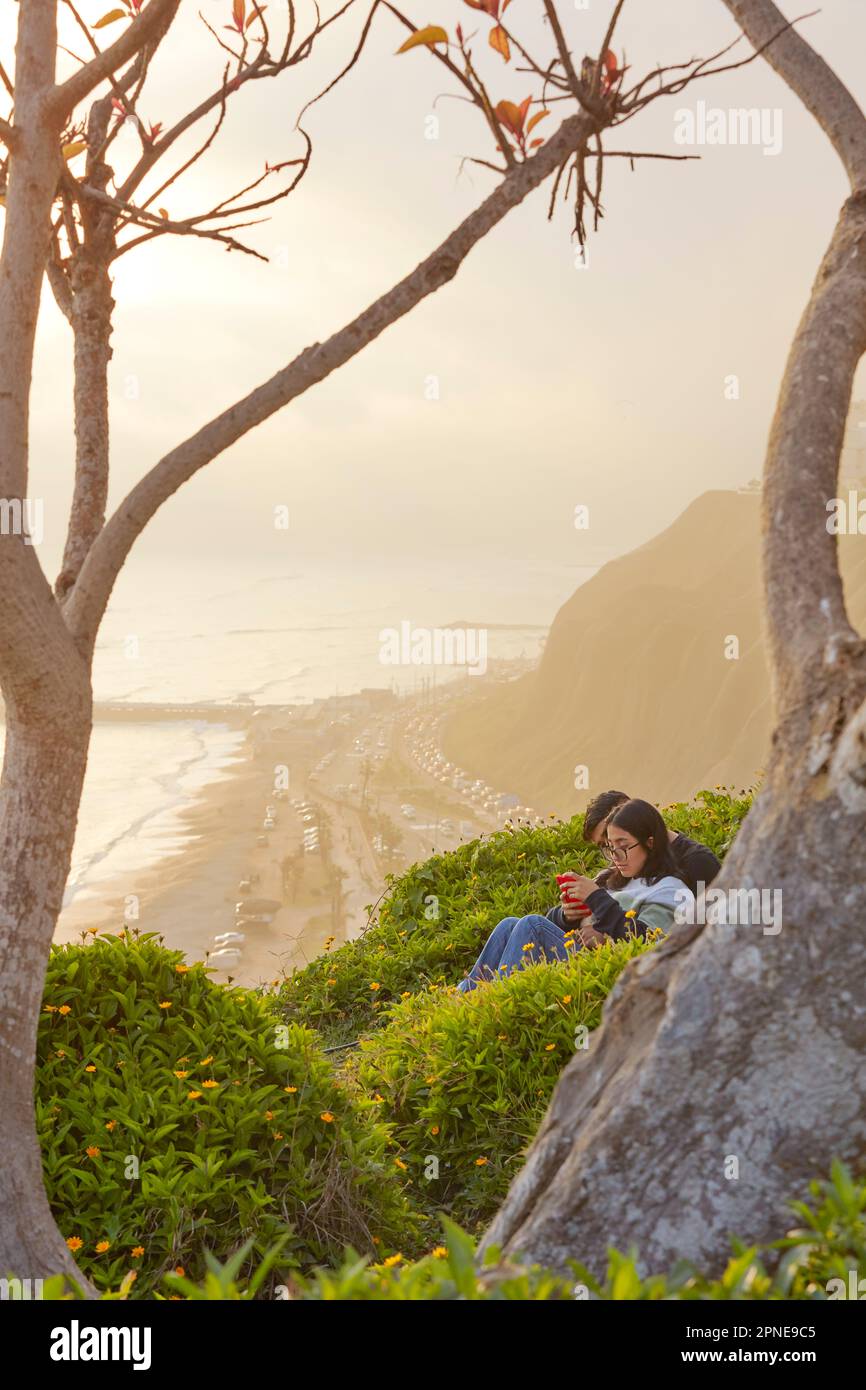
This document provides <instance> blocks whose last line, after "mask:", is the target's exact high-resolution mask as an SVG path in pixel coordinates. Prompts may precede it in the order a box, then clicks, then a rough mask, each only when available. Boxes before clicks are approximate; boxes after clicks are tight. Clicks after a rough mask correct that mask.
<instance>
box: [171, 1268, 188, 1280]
mask: <svg viewBox="0 0 866 1390" xmlns="http://www.w3.org/2000/svg"><path fill="white" fill-rule="evenodd" d="M174 1272H175V1274H179V1275H180V1277H181V1279H182V1278H183V1276H184V1275H185V1274H186V1270H185V1269H184V1267H183V1265H175V1270H174Z"/></svg>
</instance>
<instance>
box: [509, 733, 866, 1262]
mask: <svg viewBox="0 0 866 1390" xmlns="http://www.w3.org/2000/svg"><path fill="white" fill-rule="evenodd" d="M809 780H810V779H809V778H808V776H804V775H803V770H802V769H800V770H799V773H798V769H797V768H796V767H794V766H792V765H791V762H790V761H789V760H787V759H780V760H779V761H778V763H777V764H776V766H775V767H774V769H773V771H772V773H771V775H770V778H769V781H768V784H767V786H766V789H765V790H764V791H763V793H762V794H761V796H760V797H759V799H758V802H757V804H756V805H755V807H754V809H753V810H752V812H751V813H750V815H749V817H748V820H747V822H746V825H745V827H744V829H743V831H742V833H741V835H740V836H739V838H738V840H737V842H736V845H735V846H734V848H733V849H732V850H731V853H730V855H729V857H728V859H727V861H726V863H725V866H724V870H723V875H722V876H721V877H720V878H719V879H718V880H717V884H718V885H722V884H723V883H724V885H725V886H730V885H734V884H736V885H737V886H742V887H744V888H748V887H762V886H768V885H772V887H773V888H778V889H780V890H781V892H782V904H783V926H782V930H781V932H779V934H778V935H771V934H764V931H763V928H762V926H760V925H757V926H722V925H710V926H706V927H704V928H703V929H702V928H700V927H699V926H696V927H681V928H679V929H676V930H675V932H674V933H672V935H671V937H670V938H669V940H668V941H667V942H666V943H665V944H664V945H663V946H662V947H661V948H660V949H657V950H656V951H654V952H650V953H649V954H648V955H647V956H644V957H642V958H641V959H640V960H639V961H637V962H635V963H634V965H632V966H630V967H629V968H628V969H627V971H626V972H625V973H624V974H623V976H622V978H621V980H620V981H619V982H618V984H617V986H616V987H615V989H614V990H613V992H612V994H611V996H610V998H609V1000H608V1002H607V1005H606V1008H605V1016H604V1022H603V1025H602V1027H601V1028H600V1029H599V1030H598V1032H597V1033H596V1034H595V1035H593V1036H592V1038H591V1041H590V1047H589V1050H588V1051H587V1052H585V1053H579V1054H577V1056H576V1058H575V1060H574V1061H572V1062H571V1063H570V1064H569V1066H568V1067H567V1068H566V1070H565V1072H564V1074H563V1076H562V1078H561V1080H560V1082H559V1085H558V1087H557V1089H556V1092H555V1094H554V1097H553V1100H552V1102H551V1105H550V1109H549V1110H548V1113H547V1116H546V1118H545V1121H544V1124H543V1125H542V1128H541V1130H540V1132H539V1134H538V1136H537V1138H536V1139H535V1141H534V1144H533V1146H532V1149H531V1151H530V1155H529V1158H528V1161H527V1163H526V1166H525V1168H524V1169H523V1171H522V1172H521V1173H520V1175H519V1176H518V1178H517V1179H516V1181H515V1182H514V1183H513V1185H512V1187H511V1191H510V1192H509V1195H508V1198H507V1200H506V1202H505V1205H504V1207H503V1209H502V1210H501V1212H500V1213H499V1215H498V1216H497V1218H496V1220H495V1221H494V1223H493V1226H492V1228H491V1230H490V1231H489V1232H488V1235H487V1237H486V1240H485V1246H486V1245H487V1244H490V1243H491V1242H495V1243H497V1244H499V1245H502V1246H503V1247H504V1250H505V1252H506V1253H507V1254H509V1255H516V1254H522V1255H526V1256H528V1257H530V1258H531V1259H533V1260H538V1261H541V1262H543V1263H545V1264H550V1265H552V1266H555V1267H559V1268H565V1262H566V1261H567V1260H568V1259H569V1258H573V1259H579V1260H581V1261H582V1262H583V1263H584V1264H586V1265H587V1266H588V1267H589V1268H590V1269H591V1270H592V1272H593V1273H595V1274H596V1275H601V1274H603V1272H604V1269H605V1266H606V1263H607V1258H606V1252H607V1250H608V1248H609V1247H611V1246H615V1247H617V1248H618V1249H620V1250H623V1251H625V1250H627V1249H628V1248H629V1247H630V1246H636V1247H637V1249H638V1252H639V1255H640V1266H641V1268H642V1271H643V1272H644V1273H651V1272H652V1273H656V1272H662V1271H664V1270H666V1269H669V1268H670V1267H671V1266H672V1265H673V1264H674V1263H675V1262H676V1260H677V1259H679V1258H685V1259H690V1260H693V1261H695V1263H696V1264H697V1265H698V1266H699V1267H700V1268H701V1269H703V1270H705V1271H707V1272H711V1273H712V1272H715V1273H717V1272H719V1270H720V1269H721V1268H722V1267H723V1265H724V1263H725V1260H726V1257H727V1255H728V1254H729V1253H730V1244H729V1236H730V1235H731V1234H735V1235H739V1236H741V1237H742V1238H743V1239H744V1240H746V1241H748V1242H750V1243H751V1242H753V1241H763V1240H771V1239H775V1238H777V1237H778V1236H779V1235H781V1234H782V1233H783V1232H784V1231H785V1229H787V1225H788V1224H789V1223H790V1212H789V1210H788V1207H787V1203H788V1201H789V1200H790V1199H792V1198H794V1197H802V1196H804V1195H805V1193H806V1187H807V1184H808V1181H809V1180H810V1179H811V1178H813V1177H816V1176H820V1175H822V1174H826V1173H827V1172H828V1170H829V1167H830V1163H831V1160H832V1159H833V1158H834V1157H840V1158H843V1159H846V1160H849V1161H850V1160H855V1159H857V1158H858V1157H860V1158H862V1157H863V1155H864V1153H866V1073H864V1069H863V1060H862V1059H863V1055H864V1052H866V930H864V925H866V883H864V882H863V881H862V877H861V876H859V875H857V874H855V873H852V874H851V875H850V877H848V878H847V879H846V881H845V882H844V884H842V883H840V874H839V866H840V859H841V858H843V857H844V855H845V854H846V853H850V852H851V851H850V850H847V851H846V849H845V846H846V845H850V846H854V845H856V844H857V842H858V838H859V836H857V832H858V831H859V832H860V836H862V821H861V820H859V819H858V820H857V821H856V823H855V821H854V819H853V818H852V817H850V816H846V815H845V814H844V811H843V809H842V808H841V807H840V803H839V799H838V797H837V796H835V795H830V796H827V797H823V796H817V797H816V796H815V795H814V791H813V790H812V789H810V787H809V785H808V783H809ZM855 837H857V838H855ZM806 866H808V868H807V869H806ZM804 869H806V871H805V872H804ZM714 886H716V885H714ZM834 929H835V931H834ZM834 937H835V942H834ZM732 1160H736V1164H734V1163H733V1162H732Z"/></svg>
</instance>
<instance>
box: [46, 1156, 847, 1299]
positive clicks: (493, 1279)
mask: <svg viewBox="0 0 866 1390" xmlns="http://www.w3.org/2000/svg"><path fill="white" fill-rule="evenodd" d="M810 1192H811V1195H812V1198H813V1202H814V1203H815V1206H814V1207H813V1206H810V1205H809V1204H808V1203H806V1202H793V1203H792V1204H791V1207H792V1210H793V1211H794V1212H795V1213H796V1214H797V1215H798V1216H800V1217H801V1219H802V1221H803V1222H804V1225H803V1226H801V1227H799V1228H797V1229H795V1230H793V1231H790V1232H789V1233H788V1234H787V1235H786V1236H784V1237H782V1239H780V1240H777V1241H774V1242H773V1243H772V1244H770V1245H765V1246H758V1245H753V1246H750V1247H748V1248H747V1247H745V1246H744V1245H743V1243H742V1241H734V1242H733V1246H734V1253H733V1255H732V1256H731V1258H730V1259H729V1261H728V1263H727V1265H726V1267H725V1270H724V1272H723V1274H722V1275H721V1276H720V1277H719V1278H718V1279H709V1278H707V1277H706V1276H704V1275H702V1274H700V1273H698V1272H697V1271H695V1270H694V1269H693V1268H692V1267H691V1266H690V1265H689V1264H688V1263H686V1262H684V1261H681V1262H680V1263H679V1264H678V1265H677V1266H676V1268H675V1269H674V1270H673V1271H672V1272H671V1273H669V1274H663V1275H657V1274H656V1275H650V1276H649V1277H648V1278H642V1277H641V1275H640V1274H639V1273H638V1269H637V1258H636V1255H635V1253H634V1252H633V1251H632V1252H630V1253H629V1254H627V1255H624V1254H622V1253H621V1252H620V1251H618V1250H611V1252H610V1257H609V1261H608V1266H607V1270H606V1271H605V1276H604V1278H603V1279H601V1280H596V1279H594V1278H593V1277H592V1275H590V1274H588V1273H587V1271H586V1270H585V1269H584V1268H583V1267H582V1266H581V1265H580V1264H578V1263H577V1262H576V1261H574V1262H570V1267H571V1274H570V1275H569V1276H564V1275H562V1274H558V1273H556V1272H554V1271H552V1270H549V1269H544V1268H543V1267H542V1266H540V1265H520V1264H516V1263H515V1262H514V1261H511V1260H503V1259H502V1256H501V1252H500V1251H499V1250H498V1249H496V1248H495V1247H492V1246H491V1247H490V1248H489V1249H488V1250H487V1251H486V1252H485V1256H484V1260H483V1262H481V1264H480V1266H479V1263H478V1260H477V1257H476V1251H475V1243H474V1241H473V1239H472V1237H471V1236H469V1235H468V1234H467V1233H466V1232H465V1231H463V1230H461V1229H460V1227H459V1226H457V1225H456V1224H455V1223H454V1222H452V1221H449V1220H448V1218H447V1217H443V1218H442V1225H443V1228H444V1231H445V1244H443V1245H440V1246H438V1247H437V1248H436V1249H435V1250H433V1251H432V1252H431V1253H429V1254H427V1255H425V1256H423V1257H422V1258H421V1259H419V1260H415V1261H412V1262H407V1261H404V1260H403V1258H402V1256H401V1255H400V1254H399V1253H397V1254H394V1255H392V1256H390V1257H389V1258H388V1259H386V1260H384V1261H382V1262H380V1263H378V1264H376V1265H371V1264H370V1262H369V1260H368V1259H366V1258H364V1257H362V1256H359V1255H358V1254H357V1252H356V1251H354V1250H348V1251H347V1252H346V1253H345V1255H344V1257H343V1259H342V1261H341V1263H340V1264H339V1265H337V1266H336V1267H335V1268H333V1269H316V1270H314V1271H313V1272H312V1273H311V1274H310V1275H306V1276H305V1275H300V1274H298V1275H295V1276H293V1278H292V1282H291V1285H290V1286H289V1287H288V1288H287V1290H286V1291H287V1292H288V1293H289V1295H290V1297H292V1298H294V1299H298V1300H301V1301H308V1302H336V1301H345V1300H353V1301H363V1302H417V1301H422V1300H423V1301H428V1302H429V1301H435V1302H442V1301H453V1300H456V1299H459V1300H461V1301H473V1302H482V1301H483V1302H501V1301H515V1300H516V1301H520V1302H527V1301H542V1300H544V1301H550V1300H565V1299H568V1300H572V1299H575V1298H583V1299H585V1298H590V1297H592V1298H597V1299H604V1300H606V1301H611V1302H626V1301H635V1300H642V1301H649V1302H659V1301H662V1300H665V1301H671V1300H687V1301H698V1300H700V1301H709V1300H712V1301H728V1300H730V1301H744V1300H749V1301H767V1302H776V1301H779V1300H785V1301H824V1300H827V1299H834V1298H846V1297H851V1289H852V1286H854V1285H856V1284H857V1282H858V1281H859V1279H861V1278H863V1277H864V1275H866V1181H864V1180H863V1179H862V1178H861V1179H860V1180H856V1179H854V1178H853V1177H852V1175H851V1173H850V1171H849V1169H848V1168H847V1167H846V1166H845V1164H843V1163H839V1162H836V1163H834V1164H833V1166H832V1170H831V1176H830V1180H829V1181H818V1180H816V1181H813V1182H812V1183H811V1184H810ZM247 1249H248V1247H244V1248H243V1249H242V1250H241V1251H239V1252H238V1254H237V1255H236V1256H235V1257H234V1258H233V1259H232V1260H230V1261H228V1262H227V1263H226V1264H225V1265H221V1264H220V1263H219V1261H218V1260H216V1259H215V1258H214V1257H213V1256H208V1258H207V1265H208V1273H207V1275H206V1276H205V1279H204V1281H203V1282H201V1283H199V1284H198V1285H195V1284H193V1283H192V1282H191V1281H190V1280H189V1279H187V1278H183V1277H178V1276H176V1275H168V1276H166V1279H165V1281H164V1282H165V1285H166V1287H167V1288H169V1289H172V1290H177V1291H178V1294H179V1295H180V1296H182V1297H186V1298H190V1299H199V1300H209V1301H213V1300H222V1299H249V1298H253V1297H255V1296H256V1294H257V1292H258V1290H259V1289H261V1288H262V1287H263V1285H264V1282H265V1278H266V1275H267V1273H268V1271H269V1269H270V1267H271V1266H272V1265H273V1263H274V1260H275V1258H276V1254H277V1252H276V1251H271V1252H269V1254H268V1255H267V1256H266V1257H265V1259H264V1261H263V1262H262V1264H261V1265H260V1266H259V1267H258V1269H257V1270H256V1271H255V1274H254V1275H253V1277H252V1279H251V1280H250V1281H249V1282H246V1283H245V1282H244V1281H243V1280H242V1279H239V1273H240V1270H241V1266H242V1264H243V1260H244V1257H245V1255H246V1253H247ZM780 1251H782V1252H783V1254H782V1257H781V1259H780V1258H779V1252H780ZM762 1256H763V1257H764V1258H762ZM771 1266H772V1273H768V1268H770V1267H771ZM839 1279H841V1280H842V1282H843V1284H844V1286H845V1287H844V1288H843V1289H840V1288H839V1287H838V1285H836V1284H834V1282H833V1281H834V1280H839ZM127 1293H128V1287H127V1288H125V1289H124V1288H121V1289H120V1291H119V1292H118V1293H108V1294H105V1295H103V1297H106V1298H118V1297H120V1298H123V1297H125V1296H126V1295H127ZM76 1296H78V1293H77V1291H75V1290H72V1289H71V1288H70V1287H69V1284H68V1281H67V1280H66V1279H65V1278H64V1277H63V1276H58V1277H57V1278H55V1279H50V1280H46V1283H45V1287H44V1292H43V1297H44V1298H46V1299H53V1300H57V1299H71V1298H75V1297H76ZM155 1296H156V1297H160V1295H159V1294H156V1295H155Z"/></svg>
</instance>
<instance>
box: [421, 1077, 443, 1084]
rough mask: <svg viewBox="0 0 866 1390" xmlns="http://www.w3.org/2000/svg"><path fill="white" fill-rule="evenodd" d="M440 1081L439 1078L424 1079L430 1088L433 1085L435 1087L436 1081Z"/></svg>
mask: <svg viewBox="0 0 866 1390" xmlns="http://www.w3.org/2000/svg"><path fill="white" fill-rule="evenodd" d="M438 1079H439V1078H438V1077H436V1076H425V1077H424V1081H425V1082H426V1084H427V1085H428V1086H432V1085H433V1082H434V1081H438Z"/></svg>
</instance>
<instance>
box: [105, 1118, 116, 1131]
mask: <svg viewBox="0 0 866 1390" xmlns="http://www.w3.org/2000/svg"><path fill="white" fill-rule="evenodd" d="M105 1128H106V1129H107V1130H112V1129H116V1128H117V1120H106V1121H105Z"/></svg>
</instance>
